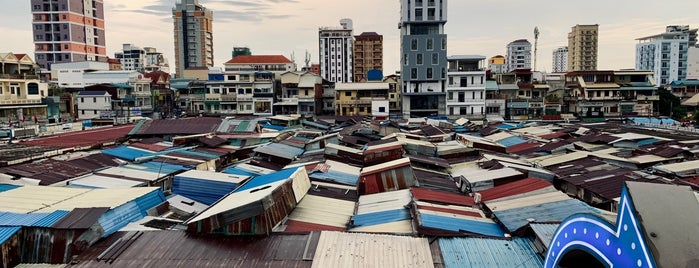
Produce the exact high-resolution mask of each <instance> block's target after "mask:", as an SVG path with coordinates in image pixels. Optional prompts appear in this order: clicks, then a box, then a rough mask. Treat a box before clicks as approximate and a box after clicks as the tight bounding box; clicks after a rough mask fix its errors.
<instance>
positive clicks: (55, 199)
mask: <svg viewBox="0 0 699 268" xmlns="http://www.w3.org/2000/svg"><path fill="white" fill-rule="evenodd" d="M158 189H159V188H157V187H138V188H123V189H82V188H69V187H48V186H23V187H20V188H17V189H13V190H10V191H5V192H1V193H0V211H5V212H16V213H31V212H53V211H56V210H73V209H74V208H85V207H110V208H115V207H118V206H121V205H123V204H125V203H127V202H129V201H132V200H134V199H136V198H138V197H141V196H143V195H145V194H148V193H150V192H152V191H156V190H158Z"/></svg>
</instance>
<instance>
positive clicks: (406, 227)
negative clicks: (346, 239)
mask: <svg viewBox="0 0 699 268" xmlns="http://www.w3.org/2000/svg"><path fill="white" fill-rule="evenodd" d="M347 231H348V232H362V233H380V234H389V233H390V234H414V233H415V230H413V220H412V219H409V220H403V221H394V222H389V223H384V224H376V225H369V226H361V227H355V228H352V229H349V230H347Z"/></svg>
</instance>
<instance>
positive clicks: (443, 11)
mask: <svg viewBox="0 0 699 268" xmlns="http://www.w3.org/2000/svg"><path fill="white" fill-rule="evenodd" d="M400 14H401V15H400V16H401V18H400V24H399V27H400V42H401V81H402V105H403V117H405V118H409V117H411V116H430V115H444V114H446V92H445V87H446V86H445V84H446V80H447V35H446V34H445V33H444V25H445V24H446V23H447V0H424V1H423V0H401V13H400Z"/></svg>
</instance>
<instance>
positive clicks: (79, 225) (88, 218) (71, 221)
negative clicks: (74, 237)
mask: <svg viewBox="0 0 699 268" xmlns="http://www.w3.org/2000/svg"><path fill="white" fill-rule="evenodd" d="M107 210H109V208H108V207H102V208H76V209H73V210H72V211H71V212H69V213H68V214H67V215H65V216H64V217H63V218H61V219H60V220H59V221H57V222H55V223H54V224H53V225H51V228H55V229H89V228H90V227H91V226H92V225H94V224H95V223H96V222H97V219H99V218H100V217H102V215H103V214H104V213H105V212H107Z"/></svg>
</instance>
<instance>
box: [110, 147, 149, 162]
mask: <svg viewBox="0 0 699 268" xmlns="http://www.w3.org/2000/svg"><path fill="white" fill-rule="evenodd" d="M102 153H103V154H106V155H111V156H114V157H117V158H121V159H125V160H129V161H134V160H136V158H139V157H144V156H154V155H155V154H154V153H151V152H147V151H144V150H140V149H136V148H132V147H127V146H120V147H117V148H112V149H107V150H102Z"/></svg>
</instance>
